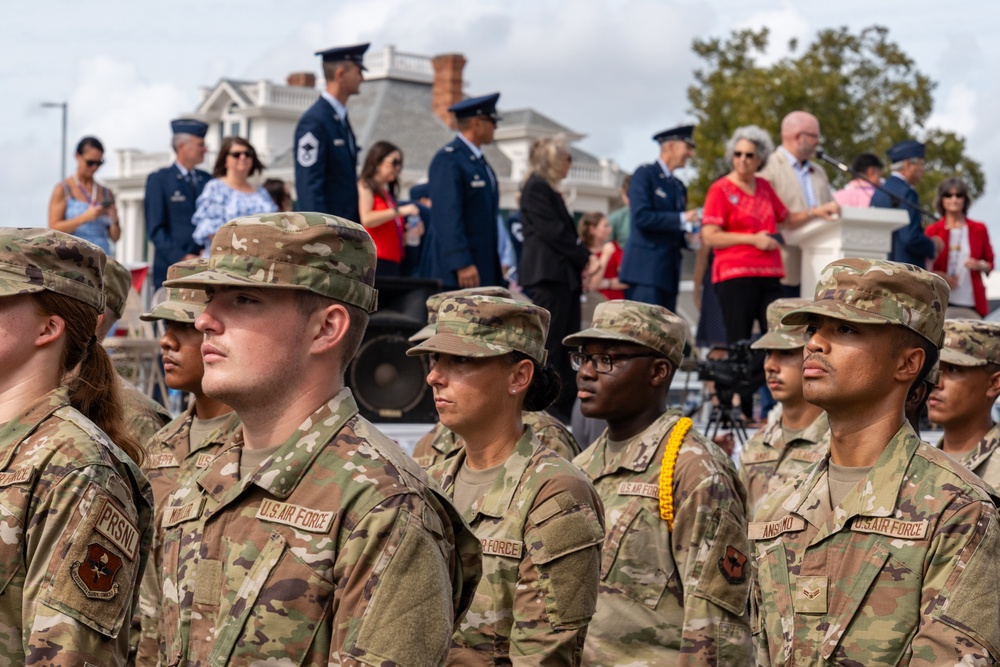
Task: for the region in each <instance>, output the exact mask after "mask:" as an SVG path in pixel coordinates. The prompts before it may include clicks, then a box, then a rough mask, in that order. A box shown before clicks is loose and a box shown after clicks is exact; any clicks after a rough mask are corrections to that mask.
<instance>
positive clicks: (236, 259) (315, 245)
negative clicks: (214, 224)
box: [163, 213, 378, 313]
mask: <svg viewBox="0 0 1000 667" xmlns="http://www.w3.org/2000/svg"><path fill="white" fill-rule="evenodd" d="M163 284H164V285H165V286H166V287H187V288H193V289H206V288H208V287H209V286H224V285H225V286H237V287H248V286H249V287H282V288H285V289H294V290H306V291H309V292H314V293H316V294H320V295H322V296H326V297H330V298H331V299H336V300H337V301H341V302H343V303H348V304H352V305H354V306H358V307H359V308H364V309H365V310H366V311H368V312H369V313H370V312H373V311H374V310H375V308H376V304H377V301H378V291H377V290H376V289H375V287H374V284H375V243H374V242H373V241H372V237H371V236H370V235H369V234H368V232H367V231H365V228H364V227H362V226H361V225H359V224H357V223H356V222H351V221H350V220H345V219H344V218H338V217H336V216H332V215H326V214H323V213H265V214H261V215H251V216H247V217H244V218H236V219H235V220H230V221H229V222H227V223H226V224H224V225H223V226H222V227H220V228H219V231H218V232H216V234H215V238H214V239H212V248H211V251H210V253H209V257H208V270H207V271H203V272H201V273H198V274H196V275H193V276H188V277H186V278H177V279H175V280H167V281H165V282H164V283H163Z"/></svg>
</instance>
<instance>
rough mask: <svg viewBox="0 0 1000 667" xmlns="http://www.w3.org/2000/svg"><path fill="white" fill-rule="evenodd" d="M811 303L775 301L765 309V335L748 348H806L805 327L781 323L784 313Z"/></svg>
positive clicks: (802, 300)
mask: <svg viewBox="0 0 1000 667" xmlns="http://www.w3.org/2000/svg"><path fill="white" fill-rule="evenodd" d="M810 303H812V302H811V301H810V300H809V299H777V300H775V301H772V302H771V303H770V305H768V307H767V333H765V334H764V335H763V336H761V337H760V338H758V339H757V340H755V341H754V342H753V344H752V345H751V346H750V347H752V348H753V349H755V350H797V349H798V348H800V347H805V346H806V341H805V339H804V338H803V337H802V334H804V333H805V332H806V328H805V326H797V327H789V326H785V325H784V324H782V323H781V318H782V317H784V315H785V313H790V312H792V311H793V310H795V309H796V308H801V307H802V306H807V305H809V304H810Z"/></svg>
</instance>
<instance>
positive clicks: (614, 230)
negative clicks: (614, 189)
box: [608, 174, 632, 248]
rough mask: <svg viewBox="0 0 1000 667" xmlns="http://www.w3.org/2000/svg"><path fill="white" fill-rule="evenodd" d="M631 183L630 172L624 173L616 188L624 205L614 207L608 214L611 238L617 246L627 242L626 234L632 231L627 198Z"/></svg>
mask: <svg viewBox="0 0 1000 667" xmlns="http://www.w3.org/2000/svg"><path fill="white" fill-rule="evenodd" d="M631 185H632V174H625V178H623V179H622V186H621V188H620V189H619V190H618V194H619V195H620V196H621V198H622V202H623V203H624V206H622V207H621V208H618V209H615V210H614V211H612V212H611V214H610V215H609V216H608V222H609V223H610V224H611V240H612V241H614V242H615V243H617V244H618V246H619V247H621V248H624V247H625V243H626V242H628V234H629V232H630V231H632V219H631V216H630V215H629V211H630V209H629V200H628V189H629V186H631Z"/></svg>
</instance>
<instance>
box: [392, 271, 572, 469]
mask: <svg viewBox="0 0 1000 667" xmlns="http://www.w3.org/2000/svg"><path fill="white" fill-rule="evenodd" d="M464 296H499V297H503V298H505V299H509V298H511V294H510V290H508V289H507V288H506V287H469V288H467V289H459V290H452V291H450V292H441V293H439V294H434V295H433V296H431V297H429V298H428V299H427V326H425V327H424V328H423V329H421V330H420V331H418V332H417V333H415V334H413V335H412V336H410V342H411V343H419V342H421V341H425V340H427V339H428V338H430V337H431V336H433V335H434V332H435V331H436V329H437V314H438V308H440V307H441V304H442V302H444V301H445V300H446V299H453V298H457V297H464ZM522 419H524V425H525V426H527V427H528V428H529V429H531V432H532V433H534V434H535V437H536V438H538V441H539V442H541V443H542V444H543V445H545V446H546V447H548V448H549V449H551V450H552V451H554V452H555V453H556V454H558V455H559V456H561V457H563V458H564V459H566V460H567V461H572V460H573V457H574V456H576V455H577V454H579V453H580V445H578V444H577V442H576V438H574V437H573V434H572V433H570V432H569V429H568V428H566V425H565V424H563V423H562V422H561V421H559V420H558V419H556V418H555V417H553V416H552V415H550V414H549V413H547V412H544V411H539V412H530V411H528V410H525V411H524V413H523V414H522ZM461 446H462V439H461V438H459V437H458V436H457V435H455V434H454V433H453V432H452V431H451V429H449V428H448V427H447V426H445V425H444V424H442V423H441V422H438V423H437V424H435V425H434V428H432V429H431V430H430V432H429V433H427V434H426V435H424V437H422V438H420V440H418V441H417V444H416V445H415V446H414V448H413V458H414V460H415V461H416V462H417V463H418V464H419V465H420V467H421V468H423V469H424V470H426V469H428V468H430V467H431V466H432V465H434V464H436V463H440V462H441V461H444V460H445V459H446V458H448V457H449V456H450V455H451V454H453V453H455V452H457V451H458V450H459V448H461Z"/></svg>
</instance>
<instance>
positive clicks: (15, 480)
mask: <svg viewBox="0 0 1000 667" xmlns="http://www.w3.org/2000/svg"><path fill="white" fill-rule="evenodd" d="M34 476H35V466H22V467H20V468H14V469H13V470H7V471H4V472H0V486H12V485H14V484H26V483H28V482H30V481H31V480H32V478H33V477H34Z"/></svg>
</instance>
